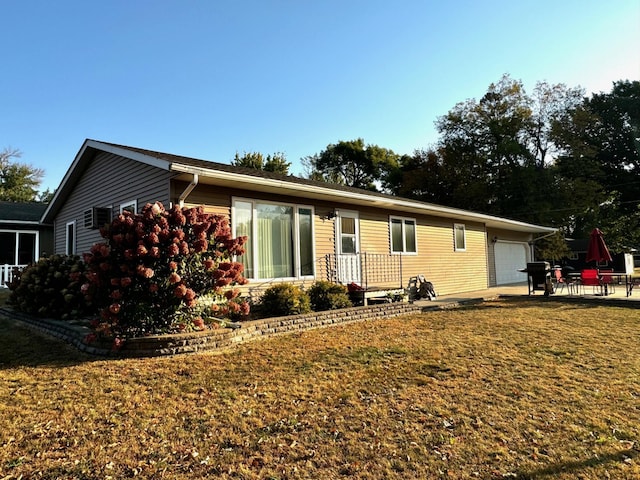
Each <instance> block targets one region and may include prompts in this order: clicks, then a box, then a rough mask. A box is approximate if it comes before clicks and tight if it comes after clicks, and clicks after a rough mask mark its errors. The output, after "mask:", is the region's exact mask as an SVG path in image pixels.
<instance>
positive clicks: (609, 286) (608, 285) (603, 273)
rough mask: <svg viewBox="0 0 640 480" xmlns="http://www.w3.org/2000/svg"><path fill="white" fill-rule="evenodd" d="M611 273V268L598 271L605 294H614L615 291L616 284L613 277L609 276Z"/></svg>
mask: <svg viewBox="0 0 640 480" xmlns="http://www.w3.org/2000/svg"><path fill="white" fill-rule="evenodd" d="M612 273H613V269H612V268H601V269H600V280H601V282H602V284H603V285H604V287H605V289H606V290H605V292H606V293H614V292H615V291H616V288H615V285H616V284H615V281H614V279H613V275H611V274H612Z"/></svg>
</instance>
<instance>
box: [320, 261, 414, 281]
mask: <svg viewBox="0 0 640 480" xmlns="http://www.w3.org/2000/svg"><path fill="white" fill-rule="evenodd" d="M323 263H324V265H321V271H320V272H318V275H317V276H318V277H319V278H322V277H323V276H324V277H325V278H326V279H327V280H329V281H332V282H336V283H342V284H346V283H351V282H355V283H357V284H359V285H361V286H362V287H364V288H365V289H366V288H370V287H374V286H384V287H391V286H393V287H394V288H402V287H403V283H404V282H403V276H402V255H388V254H376V253H359V254H355V255H332V254H329V255H326V256H325V257H324V262H323ZM322 267H323V268H322Z"/></svg>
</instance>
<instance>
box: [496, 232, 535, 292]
mask: <svg viewBox="0 0 640 480" xmlns="http://www.w3.org/2000/svg"><path fill="white" fill-rule="evenodd" d="M494 249H495V250H494V251H495V259H496V260H495V261H496V284H497V285H506V284H509V283H519V282H526V281H527V274H526V273H522V272H519V271H518V270H519V269H522V268H526V266H527V258H528V256H527V251H528V250H529V246H528V245H527V244H526V243H509V242H497V243H496V244H495V246H494Z"/></svg>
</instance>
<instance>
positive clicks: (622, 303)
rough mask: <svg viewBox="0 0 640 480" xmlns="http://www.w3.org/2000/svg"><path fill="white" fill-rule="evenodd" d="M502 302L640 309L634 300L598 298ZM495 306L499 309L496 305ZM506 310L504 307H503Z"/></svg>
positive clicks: (509, 301)
mask: <svg viewBox="0 0 640 480" xmlns="http://www.w3.org/2000/svg"><path fill="white" fill-rule="evenodd" d="M500 302H504V303H507V304H509V305H517V306H519V307H537V308H549V309H555V308H559V307H561V306H563V307H566V306H572V307H573V308H576V309H592V308H599V307H619V308H640V302H637V301H633V300H621V299H620V300H617V299H616V300H606V299H597V298H593V299H592V298H581V297H564V298H563V297H552V296H550V297H543V296H538V297H535V296H534V297H530V296H513V297H511V296H504V297H500ZM491 306H492V305H491V303H490V302H487V303H484V304H482V305H481V307H491ZM494 306H495V307H496V308H500V307H497V306H496V305H495V304H494ZM502 308H504V306H503V307H502Z"/></svg>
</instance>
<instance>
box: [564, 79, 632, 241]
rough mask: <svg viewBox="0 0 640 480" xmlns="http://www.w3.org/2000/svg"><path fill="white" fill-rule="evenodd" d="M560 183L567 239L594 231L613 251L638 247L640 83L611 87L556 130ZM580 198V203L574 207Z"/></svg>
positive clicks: (584, 103)
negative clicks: (566, 206) (568, 202)
mask: <svg viewBox="0 0 640 480" xmlns="http://www.w3.org/2000/svg"><path fill="white" fill-rule="evenodd" d="M553 135H554V140H555V142H556V143H557V144H558V145H559V146H560V156H559V157H558V160H557V162H556V168H557V175H558V177H559V178H560V182H561V183H562V184H564V185H566V186H567V187H566V188H568V189H569V190H570V191H571V192H572V196H571V197H570V198H571V199H572V201H573V202H574V203H573V205H572V206H573V209H572V210H571V211H570V216H569V217H568V218H567V224H568V225H569V227H570V229H569V230H570V234H571V235H572V236H574V237H576V238H582V237H587V236H588V234H589V232H590V231H591V230H592V229H593V228H594V227H599V228H600V229H601V230H602V231H603V232H604V233H605V235H606V238H607V243H608V244H609V246H610V247H611V248H612V250H614V251H627V250H628V249H629V248H638V247H639V246H640V195H639V194H638V192H640V82H638V81H633V82H631V81H628V80H627V81H619V82H614V84H613V88H612V90H611V92H610V93H599V94H594V95H593V96H592V97H591V98H585V99H584V101H583V103H582V104H581V105H580V106H578V107H577V108H575V109H574V110H573V111H571V115H569V116H567V117H564V118H562V119H560V120H559V121H558V122H556V124H555V125H554V129H553ZM576 197H579V198H580V199H581V200H582V201H581V202H577V203H576V202H575V198H576Z"/></svg>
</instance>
